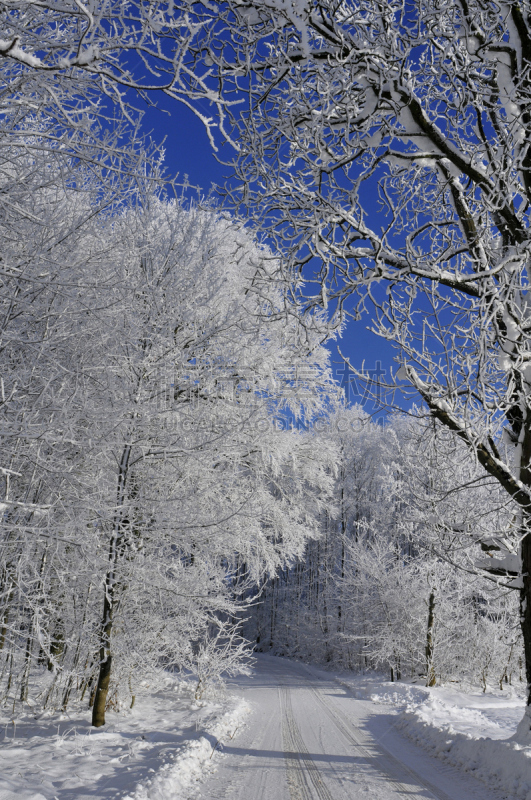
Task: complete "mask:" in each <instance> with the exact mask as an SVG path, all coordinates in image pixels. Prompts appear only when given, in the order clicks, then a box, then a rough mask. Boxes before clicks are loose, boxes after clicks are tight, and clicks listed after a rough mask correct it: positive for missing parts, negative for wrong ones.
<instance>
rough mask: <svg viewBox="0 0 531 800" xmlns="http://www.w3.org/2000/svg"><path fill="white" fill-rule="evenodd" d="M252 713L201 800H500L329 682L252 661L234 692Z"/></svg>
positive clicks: (384, 713) (274, 662)
mask: <svg viewBox="0 0 531 800" xmlns="http://www.w3.org/2000/svg"><path fill="white" fill-rule="evenodd" d="M231 690H233V691H234V692H235V693H236V694H241V695H242V696H243V697H245V699H246V700H248V701H249V703H250V704H251V706H252V707H253V709H254V713H253V714H252V716H251V718H250V720H249V723H248V726H247V728H246V729H245V730H244V731H242V732H237V733H236V735H235V736H234V738H233V740H232V741H231V742H229V743H227V744H226V746H225V747H224V749H223V754H224V755H223V757H222V758H221V759H220V762H219V765H218V769H217V771H216V772H215V773H214V774H212V775H211V776H210V777H209V778H208V779H207V781H206V782H205V783H204V784H203V785H202V787H201V790H200V792H201V797H202V798H204V800H351V799H352V798H356V799H357V800H359V799H360V798H363V797H367V798H371V800H391V799H392V800H405V798H408V800H412V798H426V800H434V799H435V800H500V798H501V795H499V794H497V793H495V792H491V791H489V789H488V788H487V787H486V786H485V785H484V784H483V783H479V782H478V781H476V780H475V779H474V778H472V777H471V776H469V775H466V774H464V773H460V772H459V771H458V770H456V769H454V768H452V767H449V766H447V765H445V764H443V763H441V762H440V761H438V760H437V759H435V758H432V757H430V756H429V755H427V754H426V753H425V752H424V751H423V750H422V749H420V748H419V747H417V746H416V745H414V744H412V743H411V742H410V741H408V740H407V739H405V738H404V737H403V736H402V735H401V734H400V733H399V732H398V731H397V730H396V728H395V725H394V722H395V716H394V715H393V714H392V713H390V710H389V708H385V707H382V706H376V705H374V704H373V703H371V702H370V701H367V700H360V699H357V698H355V697H354V696H353V695H352V694H351V693H350V692H349V691H348V690H347V689H345V688H344V687H343V686H342V685H341V684H340V683H339V682H338V681H336V680H334V679H333V677H328V676H327V675H326V673H323V672H321V671H319V670H314V669H313V668H309V667H307V666H305V665H303V664H298V663H295V662H292V661H288V660H286V659H280V658H274V657H272V656H259V657H258V660H257V665H256V669H255V672H254V674H253V675H252V676H251V677H249V678H239V679H238V680H236V681H235V682H234V684H233V685H232V686H231Z"/></svg>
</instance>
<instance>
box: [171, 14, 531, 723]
mask: <svg viewBox="0 0 531 800" xmlns="http://www.w3.org/2000/svg"><path fill="white" fill-rule="evenodd" d="M185 5H186V6H187V8H189V9H190V12H191V15H190V18H189V20H190V21H189V32H190V38H189V40H187V41H186V43H185V44H183V49H186V50H187V53H188V57H189V59H190V61H192V60H193V59H194V58H195V59H197V60H199V59H201V54H203V58H202V64H203V67H202V72H201V70H200V69H199V68H198V72H199V76H200V77H201V78H202V79H204V80H209V79H211V80H212V81H214V78H216V79H218V80H219V83H217V84H216V87H214V83H212V86H211V91H212V92H214V93H215V96H216V97H217V96H219V97H221V96H222V97H223V98H224V99H225V100H226V102H227V103H228V102H229V100H230V102H232V103H235V102H236V101H237V100H238V99H239V98H241V99H242V101H243V99H244V98H245V110H243V109H244V107H243V106H242V111H241V113H240V110H239V108H238V106H235V105H233V106H232V109H233V111H234V114H233V120H234V126H235V128H236V129H237V134H236V133H235V134H233V135H234V136H235V135H238V147H239V153H238V157H237V164H236V170H237V173H238V176H239V178H240V182H239V184H243V186H244V191H243V193H242V194H238V195H237V196H236V198H235V199H236V201H237V202H238V203H239V204H240V208H241V209H242V210H245V211H246V212H247V213H248V214H249V216H250V217H251V218H253V219H254V221H255V222H256V223H257V224H259V225H262V226H263V227H264V228H265V230H267V231H268V234H269V236H270V237H271V240H274V241H276V243H277V246H278V249H279V251H282V252H283V253H284V254H285V255H286V257H287V260H286V261H285V262H283V263H282V265H281V269H280V272H279V274H278V275H277V280H285V282H286V285H287V286H288V287H290V288H289V289H288V291H290V292H291V294H292V296H295V297H296V298H297V300H298V302H300V304H301V305H302V306H303V307H306V308H308V307H314V306H315V305H323V306H325V307H326V306H327V304H329V303H332V304H333V305H332V306H331V307H332V308H333V309H334V310H335V311H336V312H337V315H338V316H340V315H341V314H343V315H349V314H350V315H351V316H354V317H355V318H360V316H361V315H362V314H363V312H364V311H365V310H366V309H367V308H369V307H370V308H371V309H372V318H373V323H372V327H373V328H374V330H375V331H376V332H377V333H378V334H379V335H380V336H382V337H383V338H385V339H387V340H389V341H391V342H394V343H395V344H396V345H397V347H398V353H399V354H398V360H399V362H400V364H401V367H400V371H399V375H398V376H397V377H399V378H400V379H403V380H405V381H407V382H408V384H409V386H410V387H412V388H413V389H414V390H415V391H416V392H417V393H418V394H420V396H421V397H422V399H423V401H424V403H425V405H426V407H427V408H428V409H429V413H430V414H431V415H432V416H434V417H435V418H437V419H438V420H439V421H440V422H442V423H443V424H444V425H446V426H447V427H448V428H450V429H451V430H452V431H454V432H455V434H456V435H457V436H458V437H459V438H460V439H461V441H463V442H465V443H466V445H467V446H468V447H469V448H470V449H471V451H472V452H473V453H474V456H475V458H476V459H477V460H478V462H479V463H480V464H481V465H482V466H483V467H484V469H485V470H486V471H487V472H488V473H489V474H490V475H492V476H493V477H494V478H495V479H496V480H497V481H498V482H499V483H500V484H501V485H502V486H503V488H504V489H505V490H506V491H507V493H508V494H509V495H510V496H511V497H512V498H513V499H514V501H515V502H516V504H517V505H518V508H519V512H518V521H517V526H518V539H519V541H520V543H521V547H520V550H521V559H522V562H523V563H522V568H521V620H522V631H523V635H524V643H525V660H526V669H527V680H528V683H529V685H530V687H531V533H530V530H529V525H530V511H529V509H530V500H531V471H530V458H531V424H530V419H531V416H530V412H531V384H530V377H529V366H528V362H529V358H530V352H531V349H530V339H529V336H530V330H531V327H530V324H529V319H530V317H529V301H528V285H529V283H528V282H529V276H528V264H529V234H528V229H529V213H530V205H531V179H530V175H531V167H530V164H531V162H530V158H531V155H530V153H531V151H530V144H529V141H530V132H531V131H530V124H531V122H530V120H531V117H530V102H531V97H530V90H529V85H530V76H531V6H530V4H529V3H528V2H516V0H511V1H510V2H507V3H502V4H496V3H494V4H493V3H490V2H484V1H483V0H473V2H462V0H451V2H445V3H440V2H435V0H434V1H433V2H432V1H431V0H430V1H429V2H415V3H413V4H410V5H408V6H407V7H406V6H405V5H404V4H403V3H402V2H390V3H385V4H383V5H382V4H381V3H378V2H372V1H371V0H368V2H357V1H356V0H353V2H347V3H341V4H336V3H329V2H322V0H312V2H310V3H297V4H292V3H286V4H284V3H276V2H275V3H268V2H267V0H266V1H265V2H253V0H246V2H230V1H229V2H227V3H224V4H222V5H221V6H216V8H215V10H214V9H212V8H211V7H210V6H208V5H205V6H201V5H199V6H198V5H194V4H190V5H188V4H185ZM199 23H201V24H200V25H199ZM194 25H196V26H197V27H195V28H193V26H194ZM205 53H208V56H207V57H206V58H205V57H204V54H205ZM183 57H184V56H183ZM198 86H199V82H197V83H196V84H194V88H196V89H197V88H198ZM191 89H192V86H191ZM192 94H193V93H192V91H191V96H192ZM312 258H316V259H318V262H319V264H320V268H318V270H317V273H316V274H315V275H314V277H313V280H308V279H309V272H308V270H309V269H310V268H309V267H306V271H303V270H304V267H305V265H308V264H309V263H310V262H311V260H312ZM303 278H305V279H306V282H305V281H304V280H303ZM382 284H384V285H382ZM336 319H337V317H336ZM502 433H503V436H502ZM500 561H503V559H500ZM511 566H512V561H511ZM500 569H503V565H500ZM529 701H530V702H531V689H530V695H529ZM528 727H530V728H531V716H530V717H529V719H528Z"/></svg>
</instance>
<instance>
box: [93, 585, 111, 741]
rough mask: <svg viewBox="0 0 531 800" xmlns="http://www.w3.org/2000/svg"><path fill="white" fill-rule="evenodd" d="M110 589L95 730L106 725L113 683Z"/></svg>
mask: <svg viewBox="0 0 531 800" xmlns="http://www.w3.org/2000/svg"><path fill="white" fill-rule="evenodd" d="M107 577H109V576H107ZM109 589H110V592H109V593H106V594H105V600H104V603H103V624H102V630H101V636H100V671H99V675H98V684H97V686H96V694H95V697H94V705H93V706H92V725H93V726H94V727H95V728H101V726H102V725H105V706H106V704H107V695H108V694H109V684H110V681H111V667H112V652H111V634H112V612H113V608H112V587H109Z"/></svg>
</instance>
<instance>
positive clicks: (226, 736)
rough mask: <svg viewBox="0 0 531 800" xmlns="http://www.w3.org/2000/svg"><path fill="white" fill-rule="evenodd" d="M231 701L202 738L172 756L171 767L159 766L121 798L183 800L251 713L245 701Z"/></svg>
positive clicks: (127, 799) (210, 767) (209, 768)
mask: <svg viewBox="0 0 531 800" xmlns="http://www.w3.org/2000/svg"><path fill="white" fill-rule="evenodd" d="M231 699H232V700H233V703H234V702H235V703H236V705H235V706H233V708H231V709H230V710H229V711H226V712H225V713H224V714H223V715H222V716H221V718H220V719H219V720H218V721H217V722H215V724H213V725H211V726H210V727H208V728H207V729H206V731H205V735H204V736H201V737H200V738H199V739H196V740H193V741H189V742H187V743H186V744H184V745H183V746H182V747H181V748H180V749H179V750H177V751H176V753H174V754H173V755H172V757H171V758H172V761H173V763H171V761H170V762H169V763H167V764H165V765H164V766H162V767H161V768H160V770H159V771H158V772H157V774H156V775H155V776H154V777H153V778H152V779H151V780H147V781H145V782H143V783H140V784H138V786H137V787H136V790H135V791H134V792H133V794H127V795H124V797H123V800H168V798H169V797H171V798H172V800H181V798H183V799H184V798H185V794H184V792H185V790H187V789H188V788H189V787H190V786H191V785H192V784H193V783H195V782H196V781H198V780H199V779H200V777H203V776H204V774H205V772H207V771H211V770H212V763H213V762H212V756H213V754H214V753H215V752H216V750H220V749H222V748H223V745H224V744H225V743H226V742H227V741H229V740H231V739H232V738H233V737H234V735H235V733H236V732H237V731H238V730H239V729H240V728H241V727H242V725H243V723H244V719H245V717H246V716H247V714H248V713H249V711H250V706H249V704H248V703H247V702H246V701H245V700H242V699H239V700H235V698H231ZM187 796H188V794H186V797H187Z"/></svg>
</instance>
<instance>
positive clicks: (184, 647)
mask: <svg viewBox="0 0 531 800" xmlns="http://www.w3.org/2000/svg"><path fill="white" fill-rule="evenodd" d="M74 210H75V203H74V204H73V205H72V209H70V196H69V193H68V191H67V192H66V195H65V208H64V220H65V224H67V218H68V214H69V213H70V214H72V213H74ZM21 246H23V245H21ZM270 258H271V257H270V255H269V253H268V252H267V250H263V249H261V248H260V247H258V246H257V245H256V244H255V243H254V242H253V241H252V239H250V237H249V236H248V235H247V234H246V233H245V231H244V230H242V229H241V228H238V227H237V226H235V225H234V224H232V223H231V222H230V220H228V219H224V218H222V217H220V216H219V215H216V214H215V213H214V212H208V211H202V210H198V209H190V210H188V211H186V210H184V209H183V208H182V207H181V206H180V205H179V204H178V203H175V202H173V203H171V202H166V201H162V200H159V199H157V198H156V197H151V198H149V199H148V200H146V202H145V204H144V206H143V208H142V209H139V208H134V207H132V208H130V209H128V210H123V211H120V212H119V213H115V214H114V215H109V216H108V217H107V218H103V217H101V216H97V215H96V216H94V217H93V218H92V219H91V221H89V222H87V223H86V224H85V225H84V226H80V227H79V228H78V229H77V231H76V236H75V237H64V239H63V240H62V241H61V242H57V240H55V239H54V246H53V247H51V248H50V251H49V253H48V255H47V259H48V260H49V261H50V263H53V262H56V263H57V264H62V265H63V272H62V273H61V278H62V279H61V282H60V283H57V284H56V286H55V290H54V291H53V292H51V293H50V294H47V293H46V292H43V293H42V296H40V297H38V298H37V299H36V300H35V301H34V303H33V304H30V308H29V310H28V309H26V316H24V315H22V314H20V315H19V318H18V320H17V325H18V326H21V327H23V328H26V327H27V330H28V336H31V335H35V332H36V331H37V327H36V324H35V322H32V318H31V317H29V316H28V314H30V315H32V314H34V315H35V317H36V320H38V321H39V322H40V324H41V325H42V326H44V330H43V333H42V335H41V336H40V337H39V338H38V339H37V344H38V346H36V347H35V348H34V349H35V354H34V358H33V359H32V360H31V361H29V362H28V369H29V370H30V373H31V377H32V380H33V383H31V384H30V385H32V386H34V387H35V388H34V390H33V391H34V392H38V401H36V400H35V398H33V399H32V400H31V402H29V401H28V405H27V409H25V410H24V409H22V410H24V414H23V415H21V419H22V421H23V423H24V424H23V427H22V430H21V431H19V437H18V439H17V443H16V446H15V445H12V452H13V455H12V459H11V461H10V469H11V471H12V473H13V475H12V476H11V477H10V481H9V490H10V494H9V495H7V496H6V497H5V499H4V505H3V508H4V510H5V515H4V540H5V545H6V548H5V551H4V553H5V554H6V555H5V560H4V581H5V583H4V591H3V595H2V600H3V609H4V610H3V614H4V620H5V625H4V627H5V629H6V630H5V635H4V640H5V647H6V649H7V650H8V652H9V653H10V654H11V664H13V658H14V659H15V666H17V665H20V663H21V659H22V662H23V664H24V669H23V670H22V671H21V672H19V675H20V680H19V689H20V696H21V697H22V698H23V697H24V694H25V691H26V689H25V687H26V686H27V674H28V670H29V669H30V666H31V664H32V663H33V662H34V660H35V659H39V658H40V659H41V660H43V659H44V661H47V662H48V664H49V666H50V667H51V669H52V671H53V672H54V674H55V677H54V683H53V686H51V687H50V697H51V696H52V693H53V696H54V697H55V698H56V699H57V698H59V700H60V702H63V703H65V702H66V701H67V699H68V697H69V693H70V692H71V691H72V686H73V685H74V684H75V685H77V686H78V687H80V691H82V692H83V691H87V689H88V690H89V695H90V696H91V699H92V701H93V707H94V709H93V710H94V715H93V722H94V724H95V725H101V724H103V723H104V719H105V716H104V713H105V707H106V705H107V704H108V702H110V701H111V700H112V698H113V697H114V696H115V694H116V692H122V691H123V687H124V686H126V687H127V686H128V685H130V684H133V685H134V684H135V683H137V681H138V679H139V677H141V676H142V675H143V674H145V673H146V670H149V669H151V668H153V667H156V666H157V665H160V664H161V663H166V664H168V665H170V664H180V665H183V664H193V663H196V662H197V657H196V656H197V652H196V650H197V648H199V650H200V651H201V652H203V650H204V653H206V655H208V653H209V652H210V651H211V650H212V647H210V650H209V649H208V648H206V649H205V646H204V645H202V644H201V642H202V640H203V638H204V637H207V638H209V639H210V640H212V639H213V640H214V641H218V642H219V641H221V642H223V639H224V637H225V636H226V635H227V636H228V639H229V641H232V642H234V647H235V648H236V650H238V652H239V648H240V647H241V643H240V642H239V639H238V638H237V636H236V635H235V631H233V633H231V632H230V630H229V628H228V627H227V626H228V620H229V619H230V618H231V617H233V616H234V614H235V609H236V607H237V604H238V603H239V602H241V598H242V596H243V597H244V596H245V592H246V589H249V587H252V586H253V585H255V584H256V583H257V582H260V581H261V580H263V576H264V575H266V574H271V573H274V571H275V570H276V569H277V568H278V567H279V566H281V565H282V564H283V563H284V562H285V561H286V559H288V558H290V557H292V556H294V555H297V554H300V553H302V550H303V548H304V544H305V541H306V539H307V537H308V536H311V535H316V527H315V520H316V518H317V515H318V513H319V509H320V508H321V506H322V504H323V503H324V502H326V498H327V496H328V493H329V490H330V486H331V478H330V472H331V470H332V469H333V461H334V458H333V450H332V448H327V447H326V446H323V447H321V448H320V449H319V451H318V452H316V451H315V448H314V447H313V445H312V443H311V442H309V441H308V440H307V439H306V438H305V437H303V436H302V435H300V434H298V433H297V432H294V431H291V432H289V431H286V430H283V427H282V425H277V424H275V420H276V419H278V420H279V421H280V417H281V415H282V414H283V413H285V412H287V411H289V413H291V414H295V415H301V414H303V413H304V414H306V415H309V416H311V415H314V414H319V413H322V411H323V409H324V408H325V407H328V406H329V404H330V402H331V401H333V396H334V395H335V393H336V391H337V390H336V386H335V383H334V382H333V380H332V377H331V374H330V370H329V367H328V357H329V356H328V352H327V351H326V350H325V349H324V348H322V346H321V345H320V344H319V341H318V339H317V338H315V337H314V338H312V336H311V335H310V338H308V332H307V331H306V330H305V329H304V328H303V327H302V326H301V325H300V324H299V323H298V321H297V319H296V318H292V320H291V322H290V323H289V324H286V322H285V321H284V320H283V319H280V318H278V319H275V318H274V311H275V304H276V303H277V302H278V296H276V294H275V292H273V293H271V294H270V295H269V297H265V296H264V297H263V298H262V299H258V298H257V295H256V294H255V293H254V292H251V291H249V287H250V285H251V283H252V279H253V276H254V273H255V271H256V269H257V268H258V266H259V265H260V263H261V262H262V260H263V259H269V260H270ZM48 288H49V287H48ZM44 310H45V311H46V313H45V314H43V311H44ZM267 316H270V317H271V318H272V320H271V322H270V323H269V322H267V321H266V317H267ZM11 330H13V331H14V330H15V329H14V328H12V329H11ZM13 338H14V343H15V344H14V351H12V350H10V349H8V348H6V350H5V354H6V361H5V370H4V374H5V375H6V376H7V377H6V392H7V397H8V401H6V409H5V413H6V418H9V415H11V417H15V416H16V413H17V410H20V408H19V406H17V402H18V401H17V393H16V391H15V390H13V391H12V392H11V393H10V389H11V386H12V384H14V383H15V382H16V380H17V378H19V379H20V375H19V374H18V373H17V363H19V359H18V358H17V357H15V356H16V354H17V353H18V354H19V355H20V357H21V358H22V356H23V353H24V352H25V351H26V345H25V344H24V343H21V339H20V337H16V336H15V337H13ZM13 352H14V353H15V355H13ZM30 352H31V350H30ZM8 356H9V358H8ZM24 396H25V395H24ZM13 426H14V423H13V421H11V429H12V428H13ZM8 433H9V431H8ZM7 441H9V439H7ZM20 443H22V444H20ZM4 452H5V450H4ZM6 480H7V478H6ZM28 492H31V494H30V498H29V499H30V500H31V505H29V504H28V499H27V497H26V495H27V494H28ZM23 501H24V502H23ZM24 503H25V505H24ZM21 504H22V506H21ZM21 513H23V514H24V515H25V517H24V522H25V526H24V528H22V520H21ZM216 625H217V626H218V627H219V628H220V631H221V633H220V634H219V635H217V636H216V635H215V633H214V628H215V627H216ZM4 640H3V641H4ZM205 641H206V640H205ZM2 643H3V642H2ZM39 648H40V650H39ZM201 648H203V650H201ZM231 652H232V651H231ZM205 658H206V656H203V658H202V660H201V669H202V671H203V672H205V671H206V672H208V669H207V666H208V665H206V663H204V662H205ZM212 658H214V657H213V656H212ZM214 660H215V659H214ZM218 661H219V658H218ZM229 662H230V659H229ZM229 662H228V663H229ZM197 663H199V662H197ZM206 672H205V674H206ZM8 675H9V676H12V675H13V670H12V669H9V670H8ZM6 677H7V685H6V692H7V693H9V691H13V687H12V686H11V678H10V677H8V676H7V675H6ZM65 698H66V699H65ZM54 702H55V701H54Z"/></svg>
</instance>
